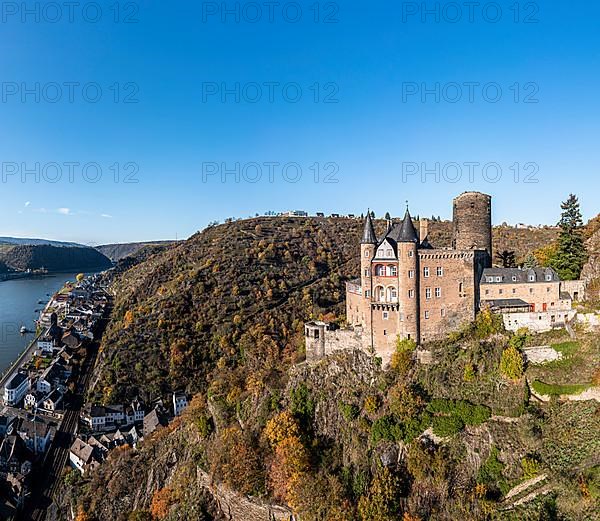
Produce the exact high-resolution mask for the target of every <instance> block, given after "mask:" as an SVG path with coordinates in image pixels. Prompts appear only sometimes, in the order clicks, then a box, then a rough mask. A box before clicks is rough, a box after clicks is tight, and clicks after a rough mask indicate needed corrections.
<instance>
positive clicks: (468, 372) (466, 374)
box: [463, 364, 475, 382]
mask: <svg viewBox="0 0 600 521" xmlns="http://www.w3.org/2000/svg"><path fill="white" fill-rule="evenodd" d="M473 380H475V369H474V368H473V364H466V365H465V370H464V371H463V381H465V382H472V381H473Z"/></svg>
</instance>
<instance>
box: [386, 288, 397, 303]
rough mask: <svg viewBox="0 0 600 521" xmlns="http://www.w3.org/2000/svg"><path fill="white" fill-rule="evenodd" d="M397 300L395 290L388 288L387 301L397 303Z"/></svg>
mask: <svg viewBox="0 0 600 521" xmlns="http://www.w3.org/2000/svg"><path fill="white" fill-rule="evenodd" d="M397 300H398V291H397V290H396V288H388V301H390V302H397Z"/></svg>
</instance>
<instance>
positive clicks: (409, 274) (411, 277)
mask: <svg viewBox="0 0 600 521" xmlns="http://www.w3.org/2000/svg"><path fill="white" fill-rule="evenodd" d="M408 278H409V279H414V278H415V270H408Z"/></svg>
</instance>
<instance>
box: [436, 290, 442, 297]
mask: <svg viewBox="0 0 600 521" xmlns="http://www.w3.org/2000/svg"><path fill="white" fill-rule="evenodd" d="M441 296H442V288H435V298H440V297H441Z"/></svg>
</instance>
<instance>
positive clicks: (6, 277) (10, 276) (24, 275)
mask: <svg viewBox="0 0 600 521" xmlns="http://www.w3.org/2000/svg"><path fill="white" fill-rule="evenodd" d="M107 269H109V268H106V267H104V266H97V267H95V268H86V269H85V270H83V272H84V273H86V274H91V273H101V272H103V271H106V270H107ZM67 273H68V274H71V273H73V270H67V271H63V270H61V271H48V270H45V271H39V272H38V271H33V272H26V271H19V272H10V273H0V282H6V281H10V280H24V279H25V280H34V279H40V278H44V277H53V276H57V275H62V274H67Z"/></svg>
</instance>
